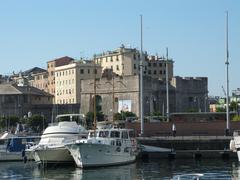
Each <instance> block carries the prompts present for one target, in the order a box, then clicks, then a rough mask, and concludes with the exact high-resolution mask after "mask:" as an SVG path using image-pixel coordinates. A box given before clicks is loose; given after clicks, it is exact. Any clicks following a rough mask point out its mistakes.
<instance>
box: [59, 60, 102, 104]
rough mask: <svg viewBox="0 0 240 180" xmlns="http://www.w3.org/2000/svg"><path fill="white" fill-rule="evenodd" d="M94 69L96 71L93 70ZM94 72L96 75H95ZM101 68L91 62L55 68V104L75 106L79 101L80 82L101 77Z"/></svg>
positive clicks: (77, 62) (79, 62)
mask: <svg viewBox="0 0 240 180" xmlns="http://www.w3.org/2000/svg"><path fill="white" fill-rule="evenodd" d="M95 69H96V70H95ZM95 71H96V75H95ZM101 71H102V69H101V66H100V65H95V64H94V63H92V61H83V60H80V61H76V62H73V63H71V64H68V65H64V66H59V67H56V68H55V82H56V83H55V88H56V90H55V103H56V104H76V103H80V101H81V99H80V97H81V94H80V93H81V80H83V79H94V78H95V77H96V78H100V77H101Z"/></svg>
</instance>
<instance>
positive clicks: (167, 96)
mask: <svg viewBox="0 0 240 180" xmlns="http://www.w3.org/2000/svg"><path fill="white" fill-rule="evenodd" d="M166 53H167V54H166V58H167V59H166V98H167V114H166V115H167V122H169V92H168V81H169V79H168V48H166Z"/></svg>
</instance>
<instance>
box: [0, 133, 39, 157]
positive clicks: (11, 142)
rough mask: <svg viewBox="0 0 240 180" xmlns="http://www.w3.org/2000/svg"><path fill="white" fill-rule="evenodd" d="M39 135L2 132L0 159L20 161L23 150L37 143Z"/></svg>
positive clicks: (23, 154) (23, 153)
mask: <svg viewBox="0 0 240 180" xmlns="http://www.w3.org/2000/svg"><path fill="white" fill-rule="evenodd" d="M39 140H40V137H39V136H28V135H24V134H12V133H9V132H5V133H3V135H2V136H1V137H0V161H21V160H23V158H24V156H25V150H26V149H28V148H30V147H31V146H33V145H35V144H36V143H38V142H39Z"/></svg>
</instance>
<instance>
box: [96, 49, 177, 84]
mask: <svg viewBox="0 0 240 180" xmlns="http://www.w3.org/2000/svg"><path fill="white" fill-rule="evenodd" d="M94 59H95V62H97V63H98V64H101V66H102V68H103V69H102V70H103V71H104V70H105V69H112V70H113V72H114V73H116V74H118V75H120V76H129V75H138V74H139V70H140V52H139V51H138V50H137V49H133V48H125V47H124V46H122V47H120V48H118V49H116V50H114V51H108V52H106V53H102V54H99V55H95V57H94ZM166 62H168V74H169V76H168V77H169V79H171V78H172V77H173V61H172V60H171V59H169V60H168V61H166V59H165V58H164V57H159V56H148V55H147V53H146V52H145V53H144V54H143V67H144V69H143V73H144V75H147V76H151V77H152V78H158V79H162V80H164V79H165V78H166Z"/></svg>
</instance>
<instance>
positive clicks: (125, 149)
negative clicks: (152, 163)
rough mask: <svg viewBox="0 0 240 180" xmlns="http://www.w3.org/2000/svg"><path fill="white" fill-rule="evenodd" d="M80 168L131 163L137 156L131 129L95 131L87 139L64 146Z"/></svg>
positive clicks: (135, 142) (90, 132) (135, 143)
mask: <svg viewBox="0 0 240 180" xmlns="http://www.w3.org/2000/svg"><path fill="white" fill-rule="evenodd" d="M66 147H67V149H68V150H69V151H70V152H71V155H72V157H73V159H74V161H75V163H76V165H77V167H80V168H88V167H100V166H111V165H121V164H127V163H132V162H134V161H135V160H136V156H137V152H138V151H137V141H136V139H135V137H134V131H133V130H131V129H119V128H117V129H115V128H111V129H97V130H91V131H89V133H88V138H87V139H81V140H77V141H76V142H74V143H69V144H67V145H66Z"/></svg>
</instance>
